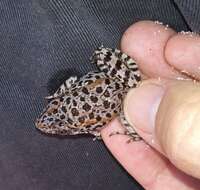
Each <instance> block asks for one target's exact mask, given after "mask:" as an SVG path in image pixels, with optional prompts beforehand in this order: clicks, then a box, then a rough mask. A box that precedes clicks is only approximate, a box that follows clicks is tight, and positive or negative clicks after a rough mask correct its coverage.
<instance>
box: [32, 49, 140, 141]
mask: <svg viewBox="0 0 200 190" xmlns="http://www.w3.org/2000/svg"><path fill="white" fill-rule="evenodd" d="M91 62H92V63H93V64H96V65H97V66H98V68H99V71H94V72H89V73H88V74H86V75H84V76H83V77H81V78H80V79H78V78H77V77H75V76H72V77H70V78H69V79H67V80H66V81H65V83H64V84H62V85H61V86H60V87H59V89H58V90H57V91H56V92H55V93H54V94H53V95H52V96H48V97H47V99H49V100H50V102H49V104H48V105H47V107H46V108H45V109H44V111H43V113H42V114H41V115H40V117H39V118H38V119H37V121H36V127H37V128H38V129H39V130H41V131H42V132H45V133H48V134H57V135H77V134H92V135H94V136H96V137H97V138H99V137H100V129H101V128H102V127H104V126H105V125H106V124H108V123H109V122H110V121H111V120H113V119H114V118H116V117H118V116H119V118H120V120H121V123H122V124H123V126H124V127H125V134H127V135H129V136H130V137H131V138H132V139H133V140H138V139H140V137H139V136H138V135H137V133H136V132H135V130H134V128H133V127H132V126H130V125H129V124H128V122H126V120H125V118H124V114H123V106H122V105H123V99H124V97H125V95H126V94H127V92H128V90H129V89H130V88H134V87H137V85H138V83H139V82H140V80H141V76H140V72H139V70H138V66H137V64H136V63H135V61H134V60H133V59H132V58H131V57H130V56H128V55H126V54H124V53H122V52H121V51H120V50H118V49H110V48H104V47H100V48H98V49H97V50H95V52H94V54H93V56H92V57H91Z"/></svg>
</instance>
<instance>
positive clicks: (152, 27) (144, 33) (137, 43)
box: [121, 21, 183, 78]
mask: <svg viewBox="0 0 200 190" xmlns="http://www.w3.org/2000/svg"><path fill="white" fill-rule="evenodd" d="M175 34H176V32H175V31H174V30H172V29H171V28H169V27H165V26H163V25H161V24H156V23H155V22H152V21H140V22H137V23H135V24H133V25H132V26H130V27H129V28H128V29H127V30H126V32H125V33H124V35H123V37H122V39H121V49H122V51H124V52H125V53H127V54H128V55H130V56H131V57H133V58H134V59H135V60H136V62H137V64H138V66H139V68H140V70H141V71H142V73H144V74H145V75H147V76H149V77H168V78H177V77H183V76H182V75H181V74H180V72H178V71H176V70H175V69H174V68H173V67H172V66H170V65H169V64H168V62H167V61H166V59H165V57H164V49H165V45H166V43H167V41H168V40H169V39H170V38H171V37H172V36H173V35H175Z"/></svg>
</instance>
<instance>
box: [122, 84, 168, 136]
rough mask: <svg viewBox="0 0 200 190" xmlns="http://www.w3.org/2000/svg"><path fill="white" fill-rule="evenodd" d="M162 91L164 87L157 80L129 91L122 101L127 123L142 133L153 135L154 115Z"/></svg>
mask: <svg viewBox="0 0 200 190" xmlns="http://www.w3.org/2000/svg"><path fill="white" fill-rule="evenodd" d="M164 91H165V88H164V86H163V85H162V83H161V82H160V81H158V80H156V81H155V82H152V81H151V82H143V83H142V84H141V86H140V87H138V88H134V89H131V90H130V91H129V92H128V94H127V96H126V98H125V101H124V114H125V117H126V119H127V121H128V122H129V123H130V124H131V125H132V126H135V127H136V128H138V129H141V130H142V131H144V132H147V133H153V131H154V126H155V119H156V113H157V110H158V107H159V104H160V102H161V100H162V97H163V94H164Z"/></svg>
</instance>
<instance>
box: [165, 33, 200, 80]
mask: <svg viewBox="0 0 200 190" xmlns="http://www.w3.org/2000/svg"><path fill="white" fill-rule="evenodd" d="M199 52H200V37H199V35H195V34H192V33H180V34H178V35H175V36H173V37H171V38H170V39H169V41H168V42H167V45H166V48H165V57H166V60H167V61H168V62H169V63H170V64H171V65H172V66H174V67H176V68H177V69H179V70H180V71H182V72H185V73H186V74H189V75H192V76H193V78H198V79H199V78H200V53H199Z"/></svg>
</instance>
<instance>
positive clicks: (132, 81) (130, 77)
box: [91, 46, 141, 87]
mask: <svg viewBox="0 0 200 190" xmlns="http://www.w3.org/2000/svg"><path fill="white" fill-rule="evenodd" d="M91 60H92V63H95V64H96V65H97V66H98V67H99V69H100V70H101V71H103V72H104V73H105V74H106V75H107V76H108V77H110V78H118V79H119V80H120V81H122V82H123V83H124V84H126V85H128V86H129V87H135V86H136V85H137V84H138V82H139V81H140V80H141V76H140V72H139V70H138V66H137V64H136V62H135V61H134V60H133V59H132V58H131V57H130V56H128V55H126V54H125V53H122V52H121V51H120V50H118V49H110V48H104V47H102V46H101V47H99V48H98V49H97V50H96V51H95V52H94V54H93V56H92V57H91Z"/></svg>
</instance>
